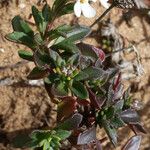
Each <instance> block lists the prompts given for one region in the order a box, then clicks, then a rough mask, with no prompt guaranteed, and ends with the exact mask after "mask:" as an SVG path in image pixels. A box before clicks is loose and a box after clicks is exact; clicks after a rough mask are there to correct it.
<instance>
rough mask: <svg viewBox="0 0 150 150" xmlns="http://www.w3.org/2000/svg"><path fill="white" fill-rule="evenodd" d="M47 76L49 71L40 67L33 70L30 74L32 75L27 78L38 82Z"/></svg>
mask: <svg viewBox="0 0 150 150" xmlns="http://www.w3.org/2000/svg"><path fill="white" fill-rule="evenodd" d="M46 76H47V71H46V70H42V69H40V68H38V67H35V68H33V70H32V71H31V72H30V74H29V75H28V76H27V78H28V79H30V80H37V79H42V78H44V77H46Z"/></svg>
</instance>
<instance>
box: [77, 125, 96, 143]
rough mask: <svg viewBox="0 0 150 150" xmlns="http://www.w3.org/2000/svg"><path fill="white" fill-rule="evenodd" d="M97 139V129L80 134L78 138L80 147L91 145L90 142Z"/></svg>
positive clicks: (93, 128)
mask: <svg viewBox="0 0 150 150" xmlns="http://www.w3.org/2000/svg"><path fill="white" fill-rule="evenodd" d="M95 139H96V128H95V127H92V128H90V129H88V130H86V131H84V132H83V133H80V134H79V136H78V141H77V144H78V145H84V144H89V143H90V142H93V141H94V140H95Z"/></svg>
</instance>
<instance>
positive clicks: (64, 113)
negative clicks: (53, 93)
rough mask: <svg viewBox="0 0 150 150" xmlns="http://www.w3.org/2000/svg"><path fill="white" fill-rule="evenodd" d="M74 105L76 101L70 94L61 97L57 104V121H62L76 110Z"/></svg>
mask: <svg viewBox="0 0 150 150" xmlns="http://www.w3.org/2000/svg"><path fill="white" fill-rule="evenodd" d="M76 106H77V102H76V99H75V98H73V97H70V96H68V97H64V98H62V101H61V102H60V103H59V104H58V109H57V119H58V121H62V120H63V119H65V118H68V117H69V116H70V115H72V114H73V113H74V112H75V110H76Z"/></svg>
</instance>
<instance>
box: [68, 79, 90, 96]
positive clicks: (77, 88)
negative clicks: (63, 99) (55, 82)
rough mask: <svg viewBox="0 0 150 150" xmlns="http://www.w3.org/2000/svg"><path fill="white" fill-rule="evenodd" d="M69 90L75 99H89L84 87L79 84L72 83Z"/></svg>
mask: <svg viewBox="0 0 150 150" xmlns="http://www.w3.org/2000/svg"><path fill="white" fill-rule="evenodd" d="M70 89H71V91H72V92H73V93H74V94H75V95H76V96H77V97H79V98H81V99H87V98H88V97H89V94H88V91H87V89H86V87H85V86H84V85H83V84H82V83H81V82H76V81H74V82H73V84H72V87H71V88H70Z"/></svg>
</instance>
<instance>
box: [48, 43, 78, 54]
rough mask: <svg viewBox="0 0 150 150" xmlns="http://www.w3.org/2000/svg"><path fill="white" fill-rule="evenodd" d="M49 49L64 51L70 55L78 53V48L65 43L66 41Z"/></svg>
mask: <svg viewBox="0 0 150 150" xmlns="http://www.w3.org/2000/svg"><path fill="white" fill-rule="evenodd" d="M51 49H56V50H59V49H60V50H65V51H67V52H70V53H78V52H79V49H78V47H77V46H76V45H75V44H74V43H72V42H70V41H67V40H66V41H63V42H60V43H58V44H55V45H53V46H52V47H51Z"/></svg>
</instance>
